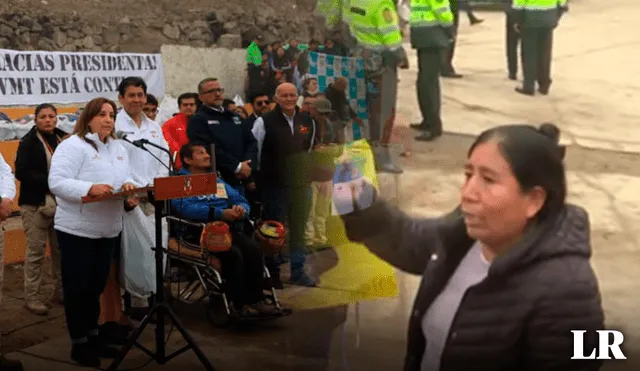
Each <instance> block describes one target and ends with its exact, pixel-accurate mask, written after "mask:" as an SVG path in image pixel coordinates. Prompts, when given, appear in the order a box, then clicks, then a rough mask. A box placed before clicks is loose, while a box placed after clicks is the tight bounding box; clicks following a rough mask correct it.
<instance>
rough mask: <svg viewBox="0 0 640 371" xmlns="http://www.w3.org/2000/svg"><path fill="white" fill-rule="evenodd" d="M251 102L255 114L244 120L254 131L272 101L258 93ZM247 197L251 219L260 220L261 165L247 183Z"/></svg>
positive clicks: (251, 97) (255, 166) (249, 128)
mask: <svg viewBox="0 0 640 371" xmlns="http://www.w3.org/2000/svg"><path fill="white" fill-rule="evenodd" d="M249 101H250V102H251V107H252V108H253V112H252V113H251V115H249V117H247V118H246V119H245V120H244V126H245V127H246V128H247V130H249V131H251V130H253V124H254V123H255V122H256V120H257V119H258V118H259V117H262V115H264V114H265V113H267V112H269V111H270V104H271V101H270V100H269V96H268V95H267V94H266V93H264V92H256V93H253V95H251V96H250V98H249ZM252 135H253V134H252ZM244 183H245V190H246V193H247V194H246V197H247V200H248V201H249V205H251V217H252V218H253V219H259V218H260V217H261V214H262V188H261V187H260V186H261V183H262V182H261V179H260V163H259V162H257V163H255V164H254V165H253V173H252V174H251V177H249V178H248V179H247V180H246V181H245V182H244Z"/></svg>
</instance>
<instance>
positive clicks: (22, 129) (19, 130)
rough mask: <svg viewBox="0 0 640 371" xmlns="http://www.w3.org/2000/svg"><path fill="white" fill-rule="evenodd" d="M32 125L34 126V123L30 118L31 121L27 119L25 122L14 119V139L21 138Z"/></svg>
mask: <svg viewBox="0 0 640 371" xmlns="http://www.w3.org/2000/svg"><path fill="white" fill-rule="evenodd" d="M34 126H36V123H35V122H34V121H33V120H31V121H29V122H27V123H22V122H19V121H14V122H13V129H14V130H15V133H16V139H22V137H23V136H25V135H27V133H28V132H29V131H30V130H31V128H33V127H34Z"/></svg>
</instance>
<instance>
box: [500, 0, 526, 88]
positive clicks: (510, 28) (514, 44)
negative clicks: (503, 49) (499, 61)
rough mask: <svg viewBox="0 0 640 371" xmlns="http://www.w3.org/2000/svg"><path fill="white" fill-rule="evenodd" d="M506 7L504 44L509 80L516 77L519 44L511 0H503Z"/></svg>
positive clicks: (518, 34)
mask: <svg viewBox="0 0 640 371" xmlns="http://www.w3.org/2000/svg"><path fill="white" fill-rule="evenodd" d="M503 2H504V3H505V7H506V13H507V17H506V22H505V23H506V38H505V39H506V46H507V71H508V72H509V80H517V79H518V54H520V55H522V54H521V53H518V49H519V48H518V46H519V45H520V33H519V32H518V31H517V30H516V27H515V24H516V23H515V21H514V15H513V12H512V11H511V6H512V5H513V0H503Z"/></svg>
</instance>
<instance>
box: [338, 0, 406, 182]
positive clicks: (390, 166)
mask: <svg viewBox="0 0 640 371" xmlns="http://www.w3.org/2000/svg"><path fill="white" fill-rule="evenodd" d="M349 5H350V7H349V14H348V16H347V17H348V22H349V28H350V30H351V34H352V35H353V37H354V38H355V39H356V40H357V43H358V45H357V46H356V50H355V53H354V55H356V56H359V57H362V58H363V59H364V65H365V78H366V81H367V110H368V114H369V140H370V141H371V143H372V144H373V147H374V155H375V159H376V167H377V169H378V170H379V171H383V172H390V173H396V174H399V173H402V169H400V168H399V167H398V166H397V165H396V164H394V163H393V160H392V158H391V153H390V151H389V141H390V139H391V131H392V130H393V124H394V120H395V112H396V100H397V94H398V67H400V68H408V67H409V65H408V60H407V56H406V53H405V51H404V49H403V47H402V32H401V30H400V23H399V19H398V12H397V10H396V5H395V3H394V1H393V0H350V4H349Z"/></svg>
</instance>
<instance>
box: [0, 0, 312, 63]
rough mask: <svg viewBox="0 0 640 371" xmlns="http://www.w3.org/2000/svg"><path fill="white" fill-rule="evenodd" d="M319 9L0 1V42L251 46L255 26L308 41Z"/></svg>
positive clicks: (36, 46)
mask: <svg viewBox="0 0 640 371" xmlns="http://www.w3.org/2000/svg"><path fill="white" fill-rule="evenodd" d="M314 7H315V0H262V1H260V0H234V1H220V0H178V1H175V0H138V1H129V0H109V1H102V0H1V1H0V48H5V49H17V50H64V51H112V52H116V51H123V52H157V51H158V50H159V48H160V46H161V45H162V44H181V45H192V46H200V47H205V46H212V45H216V44H217V45H219V46H235V45H237V44H238V43H242V44H246V42H247V41H248V40H250V39H251V38H252V37H253V35H254V34H255V33H257V32H259V33H261V34H262V35H263V36H265V38H266V39H267V40H284V39H289V38H297V39H298V40H301V41H305V40H308V39H309V38H311V37H321V36H322V34H321V33H322V30H321V22H318V19H317V17H314V15H313V9H314ZM238 46H240V45H238ZM243 46H244V45H243Z"/></svg>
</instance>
